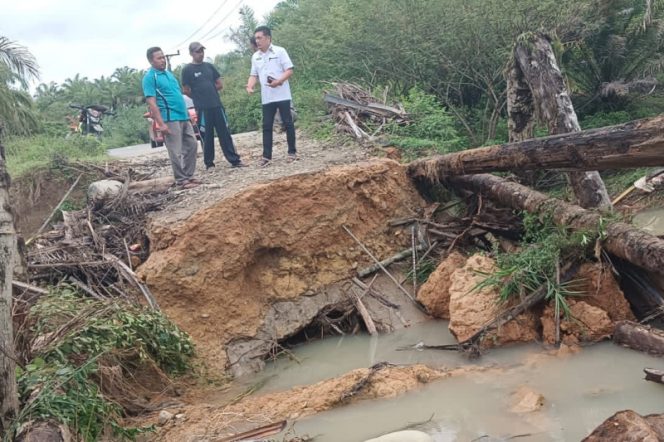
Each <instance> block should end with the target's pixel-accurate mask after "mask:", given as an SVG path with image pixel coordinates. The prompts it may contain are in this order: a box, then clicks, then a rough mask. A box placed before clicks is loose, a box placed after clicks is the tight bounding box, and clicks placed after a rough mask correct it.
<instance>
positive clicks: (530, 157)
mask: <svg viewBox="0 0 664 442" xmlns="http://www.w3.org/2000/svg"><path fill="white" fill-rule="evenodd" d="M663 134H664V115H660V116H657V117H654V118H650V119H644V120H636V121H630V122H629V123H625V124H619V125H616V126H610V127H603V128H599V129H590V130H584V131H581V132H573V133H566V134H562V135H552V136H549V137H545V138H535V139H530V140H525V141H519V142H515V143H508V144H500V145H496V146H487V147H479V148H477V149H469V150H465V151H462V152H455V153H451V154H446V155H438V156H434V157H430V158H425V159H421V160H417V161H413V162H412V163H410V164H409V165H408V174H409V175H410V176H411V177H413V178H417V179H427V180H429V181H441V180H443V179H445V178H446V177H449V176H451V175H465V174H472V173H484V172H492V171H495V172H498V171H510V170H519V171H521V170H536V169H558V170H573V169H574V170H606V169H622V168H634V167H643V166H648V167H651V166H664V135H663Z"/></svg>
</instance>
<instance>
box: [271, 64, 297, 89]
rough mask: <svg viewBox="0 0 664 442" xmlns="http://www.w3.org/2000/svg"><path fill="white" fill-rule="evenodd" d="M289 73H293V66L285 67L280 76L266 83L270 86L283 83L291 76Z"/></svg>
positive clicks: (277, 85)
mask: <svg viewBox="0 0 664 442" xmlns="http://www.w3.org/2000/svg"><path fill="white" fill-rule="evenodd" d="M291 75H293V68H289V69H286V71H285V72H284V73H283V75H282V76H281V77H280V78H278V79H276V80H274V81H272V83H268V84H267V85H268V86H270V87H279V86H281V85H282V84H284V83H285V82H286V80H288V79H289V78H290V77H291Z"/></svg>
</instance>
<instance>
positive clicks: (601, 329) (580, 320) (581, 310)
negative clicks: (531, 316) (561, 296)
mask: <svg viewBox="0 0 664 442" xmlns="http://www.w3.org/2000/svg"><path fill="white" fill-rule="evenodd" d="M567 302H568V303H569V306H570V315H571V316H572V318H571V319H565V318H562V319H561V321H560V338H561V341H562V342H564V343H565V344H567V345H572V346H574V345H576V344H577V343H579V342H597V341H600V340H602V339H605V338H607V337H609V336H611V334H612V333H613V322H612V321H611V319H610V318H609V315H608V314H607V313H606V312H605V311H604V310H602V309H601V308H599V307H593V306H592V305H589V304H588V303H586V302H585V301H575V300H573V299H570V300H568V301H567ZM540 320H541V322H542V339H543V341H544V342H546V343H548V344H554V343H555V341H556V322H555V315H554V308H553V306H552V305H547V306H546V308H545V309H544V312H543V313H542V317H541V319H540Z"/></svg>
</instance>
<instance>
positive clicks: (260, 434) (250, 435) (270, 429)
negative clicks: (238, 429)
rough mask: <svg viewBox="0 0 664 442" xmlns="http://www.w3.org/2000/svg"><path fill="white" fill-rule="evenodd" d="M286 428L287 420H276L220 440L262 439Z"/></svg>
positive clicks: (229, 441) (235, 441)
mask: <svg viewBox="0 0 664 442" xmlns="http://www.w3.org/2000/svg"><path fill="white" fill-rule="evenodd" d="M284 428H286V421H285V420H284V421H280V422H275V423H272V424H268V425H263V426H262V427H258V428H254V429H253V430H249V431H245V432H243V433H238V434H235V435H233V436H229V437H225V438H223V439H219V442H239V441H243V440H260V439H265V438H266V437H268V436H273V435H275V434H277V433H280V432H281V431H283V429H284Z"/></svg>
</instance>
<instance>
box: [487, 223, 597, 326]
mask: <svg viewBox="0 0 664 442" xmlns="http://www.w3.org/2000/svg"><path fill="white" fill-rule="evenodd" d="M523 224H524V230H525V233H524V236H523V239H522V242H521V249H520V250H519V251H518V252H516V253H505V252H502V251H496V252H495V256H496V264H497V266H498V270H497V271H496V272H495V273H493V274H485V276H486V278H485V279H484V280H483V281H482V282H481V283H480V284H478V285H477V286H476V287H475V289H476V290H477V289H482V288H485V287H493V288H496V289H498V290H499V294H500V299H501V301H507V300H508V299H510V298H511V297H513V296H518V295H519V294H527V293H532V292H533V291H535V290H537V289H538V288H539V287H542V286H544V287H546V296H545V299H547V300H552V301H553V302H554V305H555V309H556V312H560V311H562V312H564V313H565V315H568V314H569V307H568V305H567V302H566V301H565V299H566V298H567V297H569V296H575V295H578V293H576V292H573V291H571V290H570V289H569V287H568V283H564V282H563V283H561V282H559V281H558V275H557V273H558V271H559V267H560V266H561V265H563V264H564V262H565V261H566V260H569V259H570V258H571V257H579V258H582V257H584V256H586V255H587V254H588V253H590V249H592V245H593V244H594V243H595V240H596V239H597V238H598V237H601V236H602V234H603V233H602V229H603V227H602V225H601V224H600V225H599V226H598V227H597V231H596V232H588V231H586V232H582V231H579V232H569V231H567V230H566V229H564V228H562V227H559V226H556V225H554V223H553V221H552V220H551V217H550V216H544V217H542V219H540V218H538V217H537V216H535V215H532V214H528V213H525V214H524V221H523Z"/></svg>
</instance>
